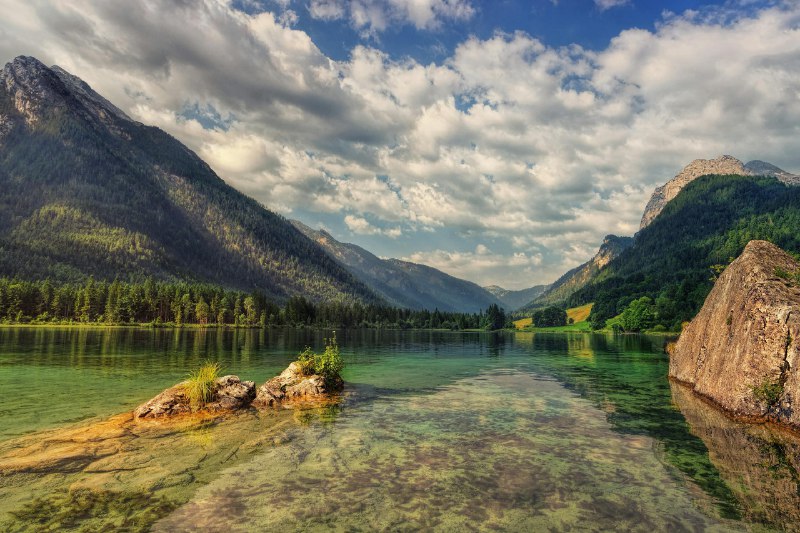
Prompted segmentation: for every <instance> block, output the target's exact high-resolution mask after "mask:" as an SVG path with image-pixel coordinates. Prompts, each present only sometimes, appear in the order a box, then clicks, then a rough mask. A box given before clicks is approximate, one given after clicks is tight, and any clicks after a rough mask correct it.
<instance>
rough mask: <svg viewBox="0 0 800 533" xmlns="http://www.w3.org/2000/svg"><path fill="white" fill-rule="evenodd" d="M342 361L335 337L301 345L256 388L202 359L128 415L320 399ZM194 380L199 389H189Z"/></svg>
mask: <svg viewBox="0 0 800 533" xmlns="http://www.w3.org/2000/svg"><path fill="white" fill-rule="evenodd" d="M343 366H344V365H343V363H342V359H341V356H340V354H339V346H338V345H337V344H336V337H333V338H332V339H330V340H329V341H326V346H325V351H324V352H323V353H321V354H315V353H314V352H312V351H311V349H310V348H306V350H305V351H304V352H303V353H301V354H300V355H299V356H298V360H297V361H294V362H292V363H290V364H289V366H288V367H287V368H286V369H285V370H284V371H283V372H281V373H280V374H279V375H278V376H276V377H274V378H272V379H270V380H269V381H267V382H266V383H264V384H263V385H261V386H260V387H258V389H256V385H255V383H254V382H253V381H242V380H240V379H239V376H232V375H229V376H223V377H219V378H218V377H217V376H216V374H217V371H218V369H219V365H216V364H214V363H207V364H206V365H204V366H203V367H201V369H200V370H199V371H198V372H197V373H195V374H193V375H192V376H190V378H189V379H187V380H186V381H182V382H181V383H178V384H177V385H173V386H172V387H170V388H168V389H166V390H164V391H163V392H161V393H160V394H158V395H157V396H155V397H154V398H152V399H150V400H148V401H147V402H145V403H143V404H142V405H140V406H139V407H137V408H136V409H135V410H134V412H133V415H134V419H136V420H139V419H148V418H151V419H152V418H168V417H174V416H177V415H183V414H190V413H201V414H213V413H224V412H231V411H236V410H239V409H246V408H249V407H256V408H267V407H278V406H281V405H283V406H286V407H290V406H294V405H298V404H308V403H318V402H323V401H326V400H329V399H331V397H332V395H333V394H335V393H337V392H339V391H341V390H342V389H343V388H344V381H343V380H342V378H341V375H340V372H341V370H342V368H343ZM198 382H199V383H198ZM198 384H199V385H200V388H201V390H202V393H201V394H198V393H194V392H193V391H194V390H197V386H198Z"/></svg>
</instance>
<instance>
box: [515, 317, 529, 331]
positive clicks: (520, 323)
mask: <svg viewBox="0 0 800 533" xmlns="http://www.w3.org/2000/svg"><path fill="white" fill-rule="evenodd" d="M532 324H533V319H532V318H531V317H528V318H521V319H519V320H515V321H514V327H515V328H517V329H522V328H526V327H528V326H530V325H532Z"/></svg>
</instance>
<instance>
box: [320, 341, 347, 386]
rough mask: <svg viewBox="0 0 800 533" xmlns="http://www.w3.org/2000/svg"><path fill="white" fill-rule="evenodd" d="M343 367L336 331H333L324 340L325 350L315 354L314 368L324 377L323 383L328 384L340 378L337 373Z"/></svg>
mask: <svg viewBox="0 0 800 533" xmlns="http://www.w3.org/2000/svg"><path fill="white" fill-rule="evenodd" d="M343 368H344V361H342V355H341V353H339V345H338V344H337V342H336V332H334V334H333V337H331V338H330V339H326V340H325V351H324V352H322V353H321V354H317V356H316V357H315V358H314V369H315V370H316V372H317V374H319V375H321V376H322V377H323V378H324V379H325V383H326V384H328V385H330V384H333V383H335V382H336V381H338V380H340V379H341V376H340V375H339V374H340V373H341V372H342V369H343Z"/></svg>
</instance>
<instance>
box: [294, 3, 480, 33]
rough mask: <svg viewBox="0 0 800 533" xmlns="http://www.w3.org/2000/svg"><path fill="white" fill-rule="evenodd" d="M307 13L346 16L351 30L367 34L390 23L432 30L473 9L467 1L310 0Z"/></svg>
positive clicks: (463, 17) (466, 15)
mask: <svg viewBox="0 0 800 533" xmlns="http://www.w3.org/2000/svg"><path fill="white" fill-rule="evenodd" d="M308 12H309V14H310V15H311V16H312V17H314V18H316V19H320V20H340V19H344V18H347V19H348V20H349V22H350V24H351V25H352V26H353V27H354V28H355V29H357V30H361V31H362V32H363V33H365V34H368V35H369V34H377V33H380V32H382V31H384V30H386V28H387V27H388V26H389V24H391V23H398V24H403V25H405V24H407V25H412V26H414V27H415V28H417V29H419V30H430V29H436V28H439V27H440V25H441V24H442V22H443V21H444V20H449V21H464V20H469V19H470V18H472V17H473V15H474V14H475V8H474V7H473V6H472V4H471V3H470V1H469V0H311V3H310V4H309V6H308Z"/></svg>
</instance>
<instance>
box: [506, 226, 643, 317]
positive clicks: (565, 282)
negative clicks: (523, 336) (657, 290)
mask: <svg viewBox="0 0 800 533" xmlns="http://www.w3.org/2000/svg"><path fill="white" fill-rule="evenodd" d="M632 244H633V238H632V237H617V236H616V235H606V236H605V238H604V239H603V243H602V244H601V245H600V248H599V249H598V250H597V253H596V254H595V255H594V257H592V258H591V259H590V260H589V261H587V262H585V263H584V264H582V265H580V266H577V267H575V268H573V269H572V270H570V271H568V272H567V273H566V274H564V275H563V276H561V277H560V278H558V279H557V280H556V281H554V282H553V284H552V285H550V286H549V287H547V290H545V291H543V292H542V293H541V294H540V295H539V296H538V297H536V298H534V299H533V300H532V301H529V302H528V304H527V305H525V306H524V307H522V308H521V309H520V311H521V312H528V311H531V310H532V309H535V308H537V307H543V306H546V305H555V304H560V303H562V302H564V301H565V300H567V299H568V298H569V297H570V296H571V295H572V294H573V293H575V292H576V291H577V290H579V289H581V288H582V287H584V286H585V285H586V284H588V283H589V282H591V281H592V280H593V279H594V278H595V277H596V276H597V275H598V274H599V273H600V271H602V270H603V269H604V268H605V267H606V266H607V265H608V264H609V263H610V262H611V261H613V260H614V259H615V258H617V257H618V256H619V255H620V254H621V253H622V252H623V251H624V250H626V249H627V248H628V247H630V246H631V245H632Z"/></svg>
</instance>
